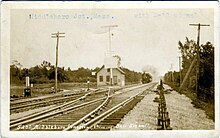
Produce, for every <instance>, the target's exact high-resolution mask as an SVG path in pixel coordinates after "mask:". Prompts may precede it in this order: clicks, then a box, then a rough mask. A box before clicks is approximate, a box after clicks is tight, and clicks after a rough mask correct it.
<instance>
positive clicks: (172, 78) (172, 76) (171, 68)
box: [170, 64, 174, 84]
mask: <svg viewBox="0 0 220 138" xmlns="http://www.w3.org/2000/svg"><path fill="white" fill-rule="evenodd" d="M170 70H171V80H172V83H173V84H174V75H173V64H171V65H170Z"/></svg>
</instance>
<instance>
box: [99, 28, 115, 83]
mask: <svg viewBox="0 0 220 138" xmlns="http://www.w3.org/2000/svg"><path fill="white" fill-rule="evenodd" d="M101 27H102V28H108V33H109V53H110V58H112V48H111V28H114V27H118V25H107V26H101ZM112 78H113V74H112V63H111V66H110V85H111V86H112V80H113V79H112Z"/></svg>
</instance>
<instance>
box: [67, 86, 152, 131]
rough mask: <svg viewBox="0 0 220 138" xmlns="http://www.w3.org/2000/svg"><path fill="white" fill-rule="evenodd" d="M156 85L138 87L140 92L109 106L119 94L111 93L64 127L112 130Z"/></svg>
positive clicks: (69, 129) (68, 129)
mask: <svg viewBox="0 0 220 138" xmlns="http://www.w3.org/2000/svg"><path fill="white" fill-rule="evenodd" d="M155 85H156V83H152V84H150V85H149V88H148V89H143V88H142V87H136V88H139V89H140V92H138V93H136V94H134V95H132V96H130V97H129V98H127V99H126V100H123V101H122V102H120V103H119V104H117V105H115V106H110V107H108V103H109V102H110V100H111V99H112V98H113V97H114V96H116V95H118V94H113V95H110V96H109V98H108V99H107V100H106V102H105V103H103V104H102V105H100V106H99V107H97V108H96V109H94V110H93V111H92V112H90V113H89V114H87V115H86V116H84V117H83V118H81V119H79V120H78V121H76V122H75V123H73V124H72V125H69V126H68V127H67V128H66V129H64V131H71V130H111V129H112V128H113V127H114V126H116V125H117V124H118V123H119V122H120V120H121V119H122V118H123V117H124V115H126V114H127V113H128V112H129V111H130V110H131V109H132V108H133V107H134V106H135V105H136V104H137V103H138V102H140V101H141V100H142V99H143V98H144V96H145V95H146V94H147V93H148V92H149V91H151V89H152V88H154V86H155ZM136 88H135V89H136ZM135 89H128V90H127V91H131V90H135Z"/></svg>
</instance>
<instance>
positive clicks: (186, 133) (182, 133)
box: [0, 1, 220, 138]
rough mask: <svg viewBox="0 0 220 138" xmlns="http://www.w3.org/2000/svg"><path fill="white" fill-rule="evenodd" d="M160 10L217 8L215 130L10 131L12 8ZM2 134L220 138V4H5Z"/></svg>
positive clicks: (2, 29)
mask: <svg viewBox="0 0 220 138" xmlns="http://www.w3.org/2000/svg"><path fill="white" fill-rule="evenodd" d="M82 8H84V9H92V8H97V9H142V8H149V9H153V8H154V9H159V8H171V9H176V8H213V9H214V11H215V17H214V25H215V27H214V37H215V38H214V45H215V130H172V131H149V130H148V131H110V132H54V131H53V132H46V131H26V132H24V131H22V132H13V131H9V120H10V119H9V101H10V100H9V99H10V98H9V95H10V94H9V90H10V88H9V87H10V83H9V66H10V65H9V64H10V10H11V9H82ZM1 40H2V41H1V72H0V73H1V121H0V122H1V135H2V136H3V137H49V136H50V137H64V136H65V137H73V136H74V137H88V138H91V137H120V138H125V137H132V138H133V137H137V138H139V137H145V138H146V137H169V138H172V137H199V138H203V137H204V138H208V137H217V136H219V53H218V52H219V50H220V49H219V5H218V2H158V1H157V2H149V1H148V2H143V1H142V2H131V1H128V2H125V1H123V2H54V1H53V2H2V5H1Z"/></svg>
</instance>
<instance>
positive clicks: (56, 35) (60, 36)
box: [51, 32, 65, 93]
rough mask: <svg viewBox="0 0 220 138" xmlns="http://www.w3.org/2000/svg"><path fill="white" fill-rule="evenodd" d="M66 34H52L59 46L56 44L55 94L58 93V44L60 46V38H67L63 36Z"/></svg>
mask: <svg viewBox="0 0 220 138" xmlns="http://www.w3.org/2000/svg"><path fill="white" fill-rule="evenodd" d="M64 34H65V33H60V32H57V33H52V34H51V37H52V38H56V39H57V44H56V65H55V93H57V64H58V44H59V38H62V37H65V36H62V35H64Z"/></svg>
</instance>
